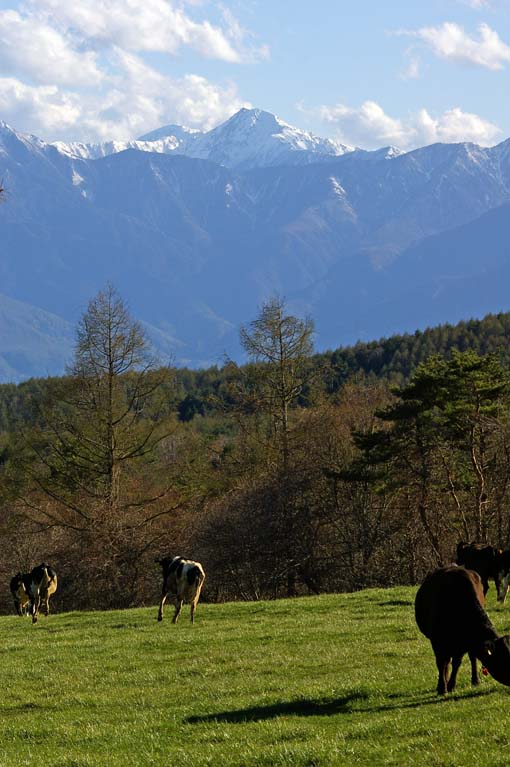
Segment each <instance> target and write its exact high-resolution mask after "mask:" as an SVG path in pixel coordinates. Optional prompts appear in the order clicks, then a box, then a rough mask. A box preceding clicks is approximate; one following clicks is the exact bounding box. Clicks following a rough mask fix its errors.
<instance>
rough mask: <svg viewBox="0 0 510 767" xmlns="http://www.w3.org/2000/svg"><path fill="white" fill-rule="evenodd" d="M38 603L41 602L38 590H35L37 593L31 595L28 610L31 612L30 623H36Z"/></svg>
mask: <svg viewBox="0 0 510 767" xmlns="http://www.w3.org/2000/svg"><path fill="white" fill-rule="evenodd" d="M40 604H41V597H40V595H39V592H37V594H36V595H35V596H34V597H33V599H32V600H31V602H30V612H31V614H32V623H37V618H38V616H39V606H40Z"/></svg>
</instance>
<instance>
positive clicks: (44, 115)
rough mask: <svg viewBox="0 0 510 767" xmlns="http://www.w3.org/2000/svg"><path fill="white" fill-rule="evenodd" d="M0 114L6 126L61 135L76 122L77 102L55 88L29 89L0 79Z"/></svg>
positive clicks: (78, 118)
mask: <svg viewBox="0 0 510 767" xmlns="http://www.w3.org/2000/svg"><path fill="white" fill-rule="evenodd" d="M0 112H1V114H2V115H3V117H4V119H5V120H7V122H10V123H11V124H12V125H13V126H14V127H20V128H21V129H25V130H27V131H30V132H35V128H33V129H31V126H36V127H37V129H38V130H40V132H41V133H42V134H44V133H46V134H47V135H56V136H58V135H65V131H66V130H67V129H68V128H73V127H74V126H75V125H76V124H77V123H78V122H79V120H80V116H81V108H80V102H79V99H78V98H77V97H76V96H75V95H73V94H68V93H62V92H61V91H59V89H58V88H57V86H55V85H49V86H48V85H46V86H30V85H25V83H22V82H20V81H19V80H17V79H16V78H13V77H2V78H0Z"/></svg>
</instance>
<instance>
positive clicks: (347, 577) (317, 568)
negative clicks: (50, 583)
mask: <svg viewBox="0 0 510 767" xmlns="http://www.w3.org/2000/svg"><path fill="white" fill-rule="evenodd" d="M509 333H510V314H508V313H501V314H497V315H489V316H487V317H486V318H484V319H483V320H471V321H468V322H461V323H459V324H458V325H455V326H451V325H443V326H440V327H438V328H433V329H428V330H426V331H423V332H417V333H414V334H412V335H411V334H409V335H402V336H393V337H391V338H389V339H382V340H380V341H377V342H372V343H359V344H356V345H355V346H353V347H349V348H346V349H338V350H336V351H332V352H325V353H322V354H315V353H314V352H313V344H312V341H313V323H312V322H311V321H310V320H301V319H299V318H297V317H293V316H292V315H289V314H288V313H287V311H286V307H285V303H284V302H283V301H282V300H281V299H276V298H275V299H271V300H270V301H268V302H267V303H266V304H265V305H264V306H263V307H262V309H261V310H260V314H259V316H258V317H257V318H255V319H254V320H253V321H251V322H250V323H249V324H247V325H246V326H243V327H242V328H241V329H240V337H241V342H242V345H243V347H244V349H245V352H246V354H247V357H248V359H249V362H248V363H247V364H246V365H243V366H238V365H236V364H235V363H234V362H232V361H226V363H225V365H224V366H222V367H221V368H210V369H208V370H198V371H193V370H182V369H180V370H179V369H177V370H174V369H168V368H163V369H161V368H158V367H157V365H156V364H155V363H154V360H152V359H151V358H150V353H149V352H150V350H149V348H148V346H147V342H146V339H145V338H144V335H143V332H142V329H141V327H140V325H139V324H138V323H137V322H136V321H135V320H133V319H132V318H131V317H130V316H129V313H128V312H127V309H126V307H125V305H124V303H123V301H122V299H121V298H120V297H119V296H118V294H117V293H116V291H115V289H114V288H113V287H112V286H108V287H107V288H106V290H105V291H102V292H101V293H99V294H98V295H97V296H96V297H95V298H94V299H92V300H91V302H90V304H89V307H88V309H87V312H86V313H85V314H84V316H83V317H82V319H81V321H80V323H79V325H78V328H77V342H76V349H75V358H74V360H73V362H72V364H71V365H70V368H69V374H68V376H66V377H65V378H50V379H32V380H30V381H27V382H25V383H22V384H19V385H4V386H1V387H0V508H1V510H2V517H1V520H2V521H1V532H2V536H3V540H4V543H5V545H4V547H3V551H2V554H1V555H0V579H1V580H2V581H3V583H4V584H5V589H4V591H3V592H0V609H1V610H2V611H3V612H9V611H12V605H11V604H10V601H9V595H8V587H7V584H8V582H9V580H10V577H11V576H12V575H13V574H14V573H16V572H17V571H18V570H23V571H29V570H30V568H31V567H33V565H35V564H38V562H40V561H43V560H44V561H46V562H50V563H51V565H52V566H53V567H54V568H55V570H56V571H57V572H58V575H59V592H58V593H57V594H56V595H55V598H54V604H55V606H56V607H57V609H59V608H60V609H73V608H75V609H76V608H78V609H87V608H112V607H114V608H116V607H128V606H135V605H143V604H150V603H153V602H155V601H156V599H157V592H158V586H159V573H158V568H157V565H155V564H154V560H155V559H156V558H158V557H161V556H166V555H172V556H173V555H177V554H179V555H184V556H188V557H192V558H193V559H196V560H198V561H200V562H202V564H203V566H204V568H205V570H206V573H207V580H206V587H205V589H204V592H203V597H204V598H205V599H206V600H207V599H208V600H215V601H222V600H226V599H259V598H276V597H280V596H292V595H298V594H304V593H305V594H306V593H321V592H324V591H352V590H356V589H360V588H364V587H368V586H392V585H399V584H409V583H416V582H418V581H419V580H420V579H421V578H422V577H423V575H424V574H425V573H426V572H427V570H429V569H430V568H431V567H434V566H436V565H438V564H444V563H447V562H450V561H451V560H452V558H453V556H454V552H455V546H456V543H457V542H458V541H459V540H472V539H477V540H482V541H488V542H491V543H493V544H496V545H501V546H504V547H508V545H509V544H510V496H509V488H510V419H509V416H508V414H509V412H510V408H509V405H510V378H509V364H510V352H509V346H508V338H509Z"/></svg>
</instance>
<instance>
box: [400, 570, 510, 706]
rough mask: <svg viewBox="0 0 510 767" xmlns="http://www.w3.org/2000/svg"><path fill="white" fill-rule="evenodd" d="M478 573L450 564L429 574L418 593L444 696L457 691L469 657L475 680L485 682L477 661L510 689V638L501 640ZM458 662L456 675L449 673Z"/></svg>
mask: <svg viewBox="0 0 510 767" xmlns="http://www.w3.org/2000/svg"><path fill="white" fill-rule="evenodd" d="M484 605H485V598H484V594H483V589H482V581H481V578H480V576H479V575H478V573H475V572H474V571H473V570H466V568H464V567H459V566H457V565H450V566H449V567H443V568H440V569H439V570H435V571H434V572H433V573H431V574H430V575H428V576H427V578H426V579H425V581H424V582H423V583H422V585H421V586H420V588H419V589H418V592H417V594H416V600H415V616H416V623H417V624H418V628H419V629H420V631H421V632H422V633H423V634H425V636H426V637H427V638H428V639H430V642H431V644H432V649H433V651H434V655H435V656H436V664H437V670H438V672H439V678H438V682H437V693H438V695H444V694H445V692H446V691H448V692H452V691H453V690H454V689H455V684H456V681H457V672H458V670H459V666H460V664H461V661H462V658H463V656H464V655H465V654H466V653H468V654H469V658H470V661H471V682H472V684H475V685H476V684H479V681H480V680H479V677H478V671H477V668H476V659H477V658H478V659H479V660H481V661H482V663H483V665H484V666H485V667H486V668H487V670H488V671H489V673H490V674H492V676H493V677H494V679H496V680H497V681H498V682H501V683H502V684H505V685H509V686H510V636H508V635H505V636H501V637H500V636H499V635H498V634H497V633H496V630H495V629H494V626H493V625H492V623H491V622H490V620H489V617H488V615H487V613H486V612H485V610H484ZM450 662H451V664H452V671H451V676H450V677H449V678H448V669H449V665H450Z"/></svg>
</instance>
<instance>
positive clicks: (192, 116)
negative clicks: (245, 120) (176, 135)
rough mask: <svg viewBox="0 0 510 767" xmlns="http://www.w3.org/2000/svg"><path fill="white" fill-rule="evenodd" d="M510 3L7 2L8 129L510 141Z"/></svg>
mask: <svg viewBox="0 0 510 767" xmlns="http://www.w3.org/2000/svg"><path fill="white" fill-rule="evenodd" d="M509 85H510V0H441V2H440V1H439V0H428V2H427V3H421V2H417V1H415V2H413V1H412V0H411V1H410V0H407V2H404V0H387V2H384V3H383V2H379V1H378V0H356V1H355V2H353V0H348V1H347V0H314V2H303V1H302V0H221V2H216V1H214V0H142V2H140V1H139V0H74V1H73V2H69V0H24V1H23V2H15V1H14V0H0V119H3V120H5V121H6V122H8V123H9V124H10V125H12V126H13V127H15V128H16V129H19V130H23V131H27V132H31V133H35V134H36V135H38V136H40V137H41V138H44V139H47V140H56V139H64V140H86V141H94V140H104V139H119V140H120V139H128V138H135V137H137V136H139V135H141V134H142V133H144V132H147V131H149V130H152V129H154V128H157V127H159V126H161V125H164V124H167V123H179V124H185V125H190V126H193V127H197V128H202V129H208V128H211V127H213V126H214V125H216V124H218V123H219V122H222V121H223V120H225V119H227V118H228V117H229V116H230V115H231V114H233V113H234V112H235V111H237V109H239V108H240V107H241V106H254V107H260V108H262V109H267V110H269V111H271V112H274V113H275V114H277V115H279V116H280V117H282V118H283V119H284V120H287V121H288V122H290V123H291V124H294V125H297V126H299V127H302V128H306V129H308V130H311V131H313V132H315V133H317V134H319V135H321V136H329V137H332V138H337V139H340V140H341V141H344V142H345V143H348V144H352V145H357V146H362V147H366V148H376V147H378V146H383V145H388V144H394V145H396V146H399V147H401V148H403V149H410V148H413V147H415V146H420V145H424V144H428V143H432V142H433V141H464V140H467V141H475V142H478V143H481V144H485V145H491V144H494V143H497V142H498V141H501V140H503V139H504V138H507V137H508V136H509V135H510V98H509V93H510V88H509Z"/></svg>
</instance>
